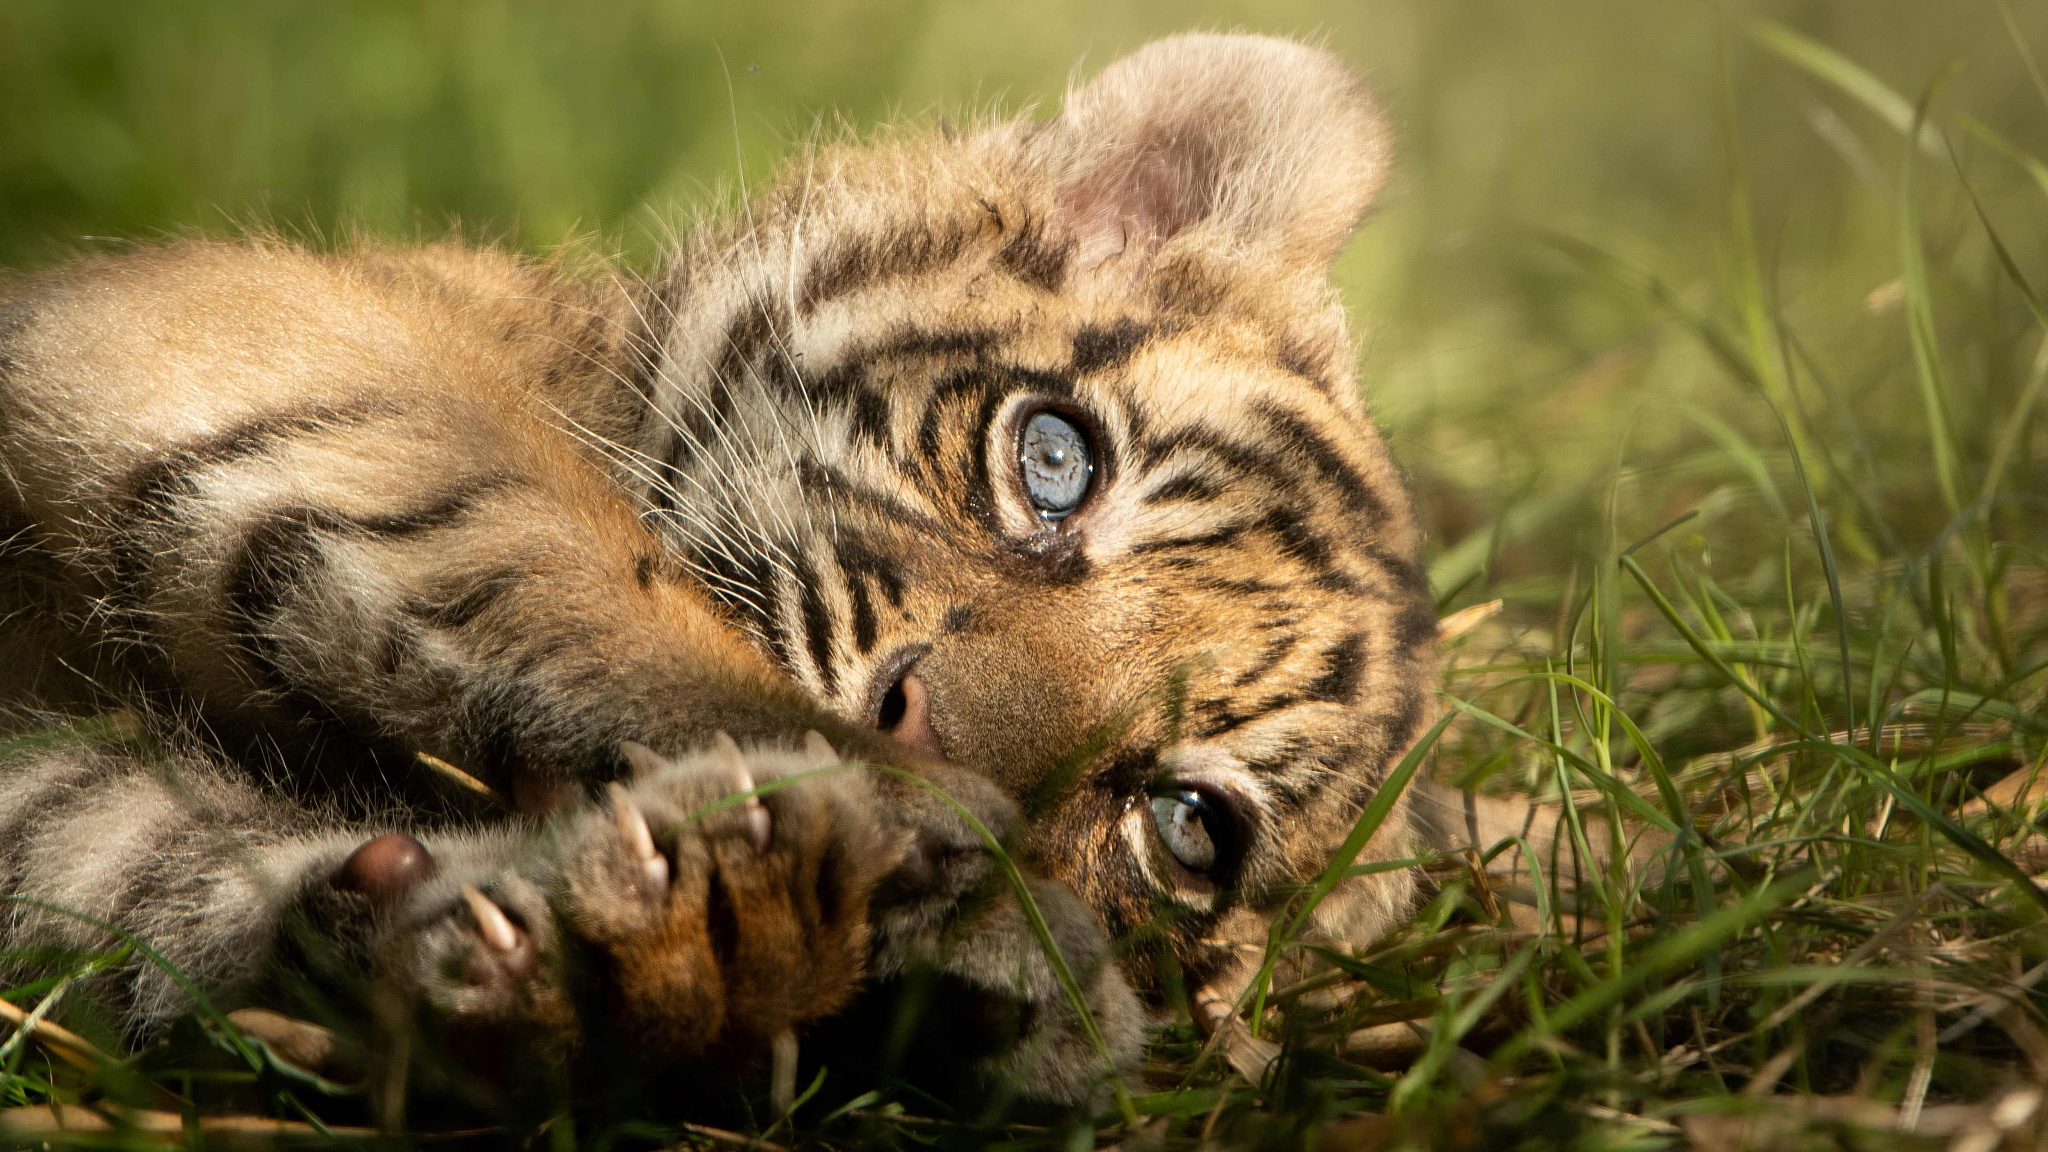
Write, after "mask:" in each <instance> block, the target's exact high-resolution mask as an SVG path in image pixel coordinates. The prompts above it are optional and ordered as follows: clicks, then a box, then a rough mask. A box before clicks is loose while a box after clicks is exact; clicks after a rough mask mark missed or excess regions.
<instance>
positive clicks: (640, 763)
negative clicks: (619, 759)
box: [619, 740, 669, 780]
mask: <svg viewBox="0 0 2048 1152" xmlns="http://www.w3.org/2000/svg"><path fill="white" fill-rule="evenodd" d="M619 753H620V754H621V755H623V756H624V757H625V758H626V763H627V764H629V765H631V766H632V769H633V778H634V779H635V780H644V779H646V778H647V777H649V776H652V775H654V774H655V773H657V772H660V771H662V770H663V769H665V768H667V767H669V761H668V758H667V757H665V756H663V755H662V754H661V753H659V752H656V751H655V750H654V749H652V748H649V747H648V746H647V745H645V744H642V743H640V742H639V741H638V740H621V741H619Z"/></svg>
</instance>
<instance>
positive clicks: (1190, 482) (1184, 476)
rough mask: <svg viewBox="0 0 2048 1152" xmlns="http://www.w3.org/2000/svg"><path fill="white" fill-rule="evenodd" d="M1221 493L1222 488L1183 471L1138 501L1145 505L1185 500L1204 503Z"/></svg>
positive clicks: (1192, 502) (1191, 502)
mask: <svg viewBox="0 0 2048 1152" xmlns="http://www.w3.org/2000/svg"><path fill="white" fill-rule="evenodd" d="M1221 495H1223V489H1221V488H1219V487H1217V486H1216V485H1215V484H1213V483H1211V482H1210V481H1209V480H1207V479H1204V478H1203V477H1201V476H1197V475H1195V474H1194V473H1191V472H1183V473H1181V474H1180V475H1178V476H1175V477H1174V478H1173V479H1171V480H1168V481H1167V482H1166V483H1164V484H1161V485H1159V486H1158V487H1157V488H1154V489H1152V490H1151V491H1149V492H1147V493H1145V495H1144V497H1143V498H1142V499H1140V500H1139V503H1141V504H1144V505H1146V506H1148V507H1149V506H1153V505H1158V504H1174V503H1180V502H1186V503H1190V504H1205V503H1207V502H1209V501H1211V500H1214V499H1216V498H1217V497H1218V496H1221Z"/></svg>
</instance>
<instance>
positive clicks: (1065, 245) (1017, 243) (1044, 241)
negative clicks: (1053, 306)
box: [996, 216, 1074, 292]
mask: <svg viewBox="0 0 2048 1152" xmlns="http://www.w3.org/2000/svg"><path fill="white" fill-rule="evenodd" d="M1073 255H1074V245H1073V243H1072V242H1071V241H1068V240H1056V239H1054V238H1052V237H1050V236H1048V235H1047V234H1046V231H1045V222H1044V221H1043V220H1039V219H1035V218H1033V217H1030V216H1026V217H1025V218H1024V222H1023V225H1022V227H1020V228H1019V229H1018V230H1017V234H1016V235H1015V236H1012V237H1011V238H1010V239H1009V241H1008V242H1007V243H1005V244H1004V245H1003V246H1002V248H1001V249H999V250H998V251H997V252H996V266H997V267H999V268H1002V269H1003V270H1005V271H1007V272H1008V273H1009V274H1010V275H1012V276H1015V277H1016V278H1017V279H1019V280H1021V281H1023V282H1024V283H1026V284H1029V285H1031V286H1032V287H1034V288H1037V289H1040V290H1041V291H1045V292H1057V291H1059V290H1060V288H1061V287H1062V286H1063V285H1064V284H1066V282H1067V268H1068V265H1069V264H1070V263H1071V262H1072V258H1073Z"/></svg>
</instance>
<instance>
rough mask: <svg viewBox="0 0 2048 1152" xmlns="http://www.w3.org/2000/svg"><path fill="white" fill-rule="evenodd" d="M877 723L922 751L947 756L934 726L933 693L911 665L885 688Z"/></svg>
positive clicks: (932, 756) (876, 712)
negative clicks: (932, 717) (932, 711)
mask: <svg viewBox="0 0 2048 1152" xmlns="http://www.w3.org/2000/svg"><path fill="white" fill-rule="evenodd" d="M875 727H877V728H880V729H881V730H882V731H884V732H887V733H888V734H889V735H891V736H894V737H895V738H896V740H897V742H898V743H901V744H903V745H904V746H906V747H908V748H910V749H911V750H912V751H914V752H917V753H918V754H919V755H922V756H929V757H931V758H932V759H934V760H943V759H945V758H946V752H945V749H944V748H943V747H941V746H940V744H939V734H938V733H937V732H934V731H933V730H932V719H931V693H930V692H929V691H928V690H927V689H926V688H925V683H924V681H923V680H922V679H920V678H919V677H918V675H917V673H916V672H914V671H912V670H911V669H909V668H906V669H904V670H903V673H902V675H900V676H898V677H897V678H896V682H895V683H893V684H891V685H889V687H888V688H887V689H886V690H884V691H883V693H882V702H881V705H880V706H879V707H878V708H876V709H875Z"/></svg>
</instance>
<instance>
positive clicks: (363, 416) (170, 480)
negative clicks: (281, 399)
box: [121, 398, 404, 519]
mask: <svg viewBox="0 0 2048 1152" xmlns="http://www.w3.org/2000/svg"><path fill="white" fill-rule="evenodd" d="M402 415H404V411H403V410H402V409H399V408H395V407H393V406H392V405H391V404H390V403H389V402H388V401H386V400H384V399H382V398H375V399H366V400H358V401H355V402H352V403H349V404H340V405H321V406H319V407H314V408H309V409H306V410H304V411H301V412H273V413H270V414H268V415H264V416H258V417H255V418H254V419H251V420H245V421H243V422H242V423H240V424H237V425H235V426H233V427H231V428H228V429H225V430H223V431H220V432H217V433H215V434H214V435H212V436H208V437H206V438H205V439H203V440H198V441H195V442H193V443H190V444H183V445H179V446H177V447H174V448H170V449H168V450H166V451H165V452H163V453H162V454H161V455H159V456H158V457H157V458H156V459H154V460H151V461H150V462H148V463H146V464H143V465H141V466H140V467H138V468H135V469H134V470H133V471H131V472H129V473H128V475H127V476H126V477H124V478H123V480H122V482H121V487H122V490H123V491H124V492H126V493H127V494H128V499H127V504H128V511H129V513H130V515H136V516H143V517H148V518H153V519H162V518H166V517H168V515H169V512H170V509H171V507H172V506H173V505H175V504H176V503H177V502H178V500H180V499H181V498H183V497H185V496H188V495H190V494H191V493H192V491H193V490H194V488H195V483H194V480H195V476H196V474H197V473H199V472H202V471H205V470H206V469H209V468H217V467H219V466H221V465H223V464H232V463H234V462H236V461H238V460H246V459H249V458H251V457H255V456H264V455H270V454H272V453H273V452H275V451H276V450H277V449H278V448H280V447H282V446H283V445H285V444H287V443H289V442H290V441H292V440H296V439H299V438H301V437H305V436H308V435H312V434H315V433H321V432H338V431H343V430H346V429H350V428H355V427H359V426H361V425H363V424H365V423H368V422H370V421H372V420H376V419H379V418H391V419H395V418H397V417H400V416H402Z"/></svg>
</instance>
